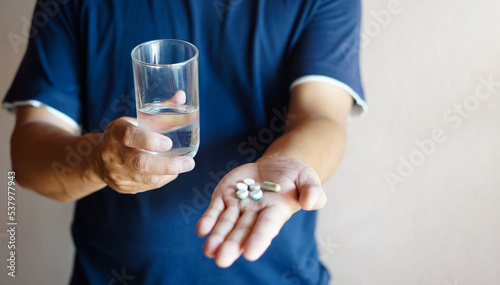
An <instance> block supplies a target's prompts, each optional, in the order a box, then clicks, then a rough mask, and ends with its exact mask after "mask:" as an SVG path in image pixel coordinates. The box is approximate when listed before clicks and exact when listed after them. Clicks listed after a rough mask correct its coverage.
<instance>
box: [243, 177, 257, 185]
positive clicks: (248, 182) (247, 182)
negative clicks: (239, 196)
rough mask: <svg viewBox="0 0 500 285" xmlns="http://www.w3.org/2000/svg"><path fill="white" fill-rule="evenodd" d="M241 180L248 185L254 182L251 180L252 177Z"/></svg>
mask: <svg viewBox="0 0 500 285" xmlns="http://www.w3.org/2000/svg"><path fill="white" fill-rule="evenodd" d="M243 182H244V183H245V184H246V185H248V186H250V185H252V184H255V180H253V179H252V178H247V179H245V180H243Z"/></svg>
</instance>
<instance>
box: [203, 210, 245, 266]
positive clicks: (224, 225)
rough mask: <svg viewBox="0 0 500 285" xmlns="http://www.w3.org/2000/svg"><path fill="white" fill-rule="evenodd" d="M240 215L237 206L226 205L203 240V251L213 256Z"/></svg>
mask: <svg viewBox="0 0 500 285" xmlns="http://www.w3.org/2000/svg"><path fill="white" fill-rule="evenodd" d="M239 215H240V211H239V209H238V207H237V206H228V207H227V208H226V210H225V211H224V212H223V213H222V214H221V215H220V217H219V219H218V220H217V222H216V224H215V227H214V230H213V231H212V233H211V234H210V236H209V237H208V239H207V241H206V242H205V248H204V252H205V255H206V256H208V257H214V256H215V253H216V252H217V249H218V248H219V245H220V244H221V243H222V242H224V240H225V239H226V236H227V235H228V234H229V232H231V230H232V229H233V228H234V225H235V224H236V221H237V220H238V218H239Z"/></svg>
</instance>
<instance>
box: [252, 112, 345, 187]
mask: <svg viewBox="0 0 500 285" xmlns="http://www.w3.org/2000/svg"><path fill="white" fill-rule="evenodd" d="M345 142H346V135H345V126H343V125H340V124H339V123H336V122H335V121H332V120H330V119H326V118H316V119H310V120H307V121H304V122H303V123H301V124H299V125H297V126H295V127H294V128H293V129H290V130H288V131H286V132H285V133H284V134H283V135H282V136H281V137H279V138H278V139H277V140H276V141H274V142H273V143H272V144H271V145H270V146H269V147H268V148H267V150H266V152H265V153H264V155H263V156H262V158H261V159H266V158H268V157H273V156H289V157H294V158H296V159H298V160H300V161H302V162H304V163H306V164H307V165H309V166H310V167H312V168H313V169H314V170H315V171H316V172H317V173H318V175H319V177H320V179H321V181H322V182H325V181H326V180H327V179H328V178H329V177H330V176H331V175H332V174H333V172H334V171H335V170H336V169H337V167H338V165H339V164H340V162H341V159H342V155H343V153H344V148H345Z"/></svg>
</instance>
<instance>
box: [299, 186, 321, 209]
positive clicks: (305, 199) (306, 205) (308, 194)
mask: <svg viewBox="0 0 500 285" xmlns="http://www.w3.org/2000/svg"><path fill="white" fill-rule="evenodd" d="M299 192H300V197H299V202H300V207H302V209H304V210H308V211H312V210H319V209H321V208H323V207H324V206H325V204H326V200H327V197H326V194H325V191H324V190H323V188H321V187H318V186H314V185H306V186H303V187H302V189H301V190H299Z"/></svg>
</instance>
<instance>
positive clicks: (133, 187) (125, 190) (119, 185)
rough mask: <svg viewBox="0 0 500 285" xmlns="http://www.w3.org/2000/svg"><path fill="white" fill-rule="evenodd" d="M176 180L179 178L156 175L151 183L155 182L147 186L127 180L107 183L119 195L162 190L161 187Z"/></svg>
mask: <svg viewBox="0 0 500 285" xmlns="http://www.w3.org/2000/svg"><path fill="white" fill-rule="evenodd" d="M175 178H177V175H156V176H154V177H152V178H151V181H155V182H154V183H149V184H146V183H144V182H137V181H126V180H122V181H119V182H116V183H115V182H112V183H107V184H108V186H110V187H111V188H112V189H114V190H115V191H116V192H118V193H122V194H137V193H140V192H145V191H149V190H153V189H157V188H160V187H161V186H163V185H165V184H167V183H169V182H171V181H173V180H174V179H175Z"/></svg>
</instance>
